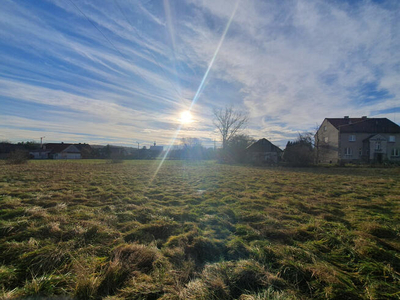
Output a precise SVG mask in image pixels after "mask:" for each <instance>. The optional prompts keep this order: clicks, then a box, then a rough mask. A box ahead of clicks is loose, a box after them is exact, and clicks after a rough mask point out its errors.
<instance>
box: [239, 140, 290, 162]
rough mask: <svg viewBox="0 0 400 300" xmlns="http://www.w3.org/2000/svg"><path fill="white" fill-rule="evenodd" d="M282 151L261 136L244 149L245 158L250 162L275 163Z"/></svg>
mask: <svg viewBox="0 0 400 300" xmlns="http://www.w3.org/2000/svg"><path fill="white" fill-rule="evenodd" d="M282 153H283V151H282V150H281V149H280V148H279V147H278V146H275V145H274V144H272V143H271V142H270V141H268V140H267V139H265V138H263V139H260V140H258V141H257V142H255V143H253V144H251V145H250V146H248V147H247V149H246V156H247V160H248V161H249V162H251V163H256V164H258V163H260V164H275V163H277V162H278V161H279V160H280V159H281V156H282Z"/></svg>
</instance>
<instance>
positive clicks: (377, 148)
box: [315, 116, 400, 163]
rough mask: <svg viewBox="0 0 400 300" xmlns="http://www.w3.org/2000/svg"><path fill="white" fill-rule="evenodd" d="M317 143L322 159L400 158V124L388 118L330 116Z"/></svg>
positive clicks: (323, 123) (372, 159)
mask: <svg viewBox="0 0 400 300" xmlns="http://www.w3.org/2000/svg"><path fill="white" fill-rule="evenodd" d="M315 146H316V150H317V159H318V162H319V163H337V162H339V161H341V162H356V161H365V162H370V161H378V162H382V161H384V160H389V161H400V126H399V125H397V124H396V123H394V122H392V121H390V120H389V119H387V118H367V117H361V118H349V117H348V116H345V117H344V118H326V119H325V120H324V121H323V122H322V124H321V126H320V127H319V129H318V131H317V133H316V134H315Z"/></svg>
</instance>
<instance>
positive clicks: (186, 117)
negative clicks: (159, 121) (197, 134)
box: [180, 111, 193, 124]
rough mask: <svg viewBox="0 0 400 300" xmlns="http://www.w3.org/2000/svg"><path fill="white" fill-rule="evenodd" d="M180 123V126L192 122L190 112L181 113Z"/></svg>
mask: <svg viewBox="0 0 400 300" xmlns="http://www.w3.org/2000/svg"><path fill="white" fill-rule="evenodd" d="M180 121H181V123H182V124H188V123H191V122H192V121H193V120H192V114H191V113H190V111H184V112H182V113H181V118H180Z"/></svg>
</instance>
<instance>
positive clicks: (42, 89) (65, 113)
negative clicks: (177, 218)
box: [0, 0, 400, 146]
mask: <svg viewBox="0 0 400 300" xmlns="http://www.w3.org/2000/svg"><path fill="white" fill-rule="evenodd" d="M72 1H73V3H75V4H76V5H77V6H78V7H79V9H80V10H81V11H82V12H83V13H84V14H85V16H84V15H82V12H80V11H79V10H77V9H76V7H74V5H72V4H71V2H70V1H61V0H51V1H50V0H49V1H47V2H42V3H40V5H39V4H38V3H36V2H14V1H5V2H4V3H3V6H2V10H0V40H1V41H0V55H1V56H0V70H1V71H0V131H1V134H2V135H1V138H8V139H15V140H18V139H30V138H31V135H37V131H40V130H42V131H44V132H46V136H51V137H52V138H54V140H60V139H63V140H66V139H77V140H79V141H84V140H83V139H91V140H93V141H95V140H96V141H102V142H104V143H106V142H112V143H122V144H123V143H126V144H129V143H130V141H132V139H135V140H136V139H137V140H141V141H147V142H151V141H153V140H157V141H160V143H161V142H162V143H166V142H167V141H168V140H169V139H170V138H171V137H172V136H173V134H174V132H175V131H174V128H176V125H177V119H178V117H179V113H180V111H182V110H184V109H188V108H189V107H190V103H191V101H192V99H193V97H195V94H196V91H197V88H198V86H199V84H200V82H201V80H202V78H203V75H204V73H205V72H206V70H207V66H208V65H209V62H210V60H211V58H212V57H213V55H214V53H215V49H216V47H217V45H218V43H219V41H220V38H221V35H222V33H223V32H224V28H225V26H226V24H227V22H228V20H229V18H230V17H231V13H232V8H233V7H232V1H228V0H186V1H179V2H175V1H164V2H159V3H158V4H157V3H156V2H151V1H139V2H131V1H125V0H116V1H108V2H101V3H98V2H95V1H76V0H75V1H74V0H72ZM121 10H122V12H121ZM399 11H400V3H399V2H397V1H385V2H382V3H380V2H379V3H378V2H375V1H357V2H354V3H352V2H348V1H319V0H313V1H306V0H291V1H278V0H274V1H257V0H248V1H241V2H240V4H239V7H238V9H237V12H236V14H235V17H234V18H233V20H232V25H231V26H230V28H229V31H228V32H227V35H226V37H225V39H224V42H223V44H222V45H221V48H220V51H219V54H218V57H217V58H216V60H215V62H214V64H213V67H212V69H211V70H210V73H209V76H208V78H207V80H206V81H205V84H204V89H203V90H202V92H201V94H200V97H199V98H198V101H197V102H196V105H195V106H194V111H193V114H194V115H195V118H196V120H197V121H196V122H195V123H194V124H192V126H191V127H190V128H184V129H183V131H182V133H181V134H182V136H196V137H200V138H203V139H204V141H212V140H213V139H215V138H218V135H217V133H216V132H215V130H214V128H213V126H212V122H211V119H212V107H214V106H224V105H226V104H230V103H233V104H235V105H236V107H237V108H240V109H244V110H247V111H249V112H250V123H249V125H248V128H247V130H246V132H247V133H249V134H251V135H252V136H254V137H256V138H261V137H267V138H270V139H271V140H272V141H274V142H276V143H278V144H279V145H280V146H284V145H285V144H286V141H287V140H288V139H292V138H294V137H295V136H296V134H297V133H298V132H300V131H309V130H313V129H314V127H315V124H316V123H320V122H321V121H322V120H323V118H325V117H340V116H343V115H353V116H361V115H369V116H374V115H376V116H378V115H379V116H382V115H383V113H385V114H388V115H387V116H388V117H392V115H393V114H395V112H396V111H397V110H396V109H397V108H398V106H399V104H398V103H400V86H399V84H398V83H399V82H400V19H399V18H398V16H399ZM86 17H87V18H89V19H90V21H91V22H93V24H95V25H96V27H97V28H98V29H96V28H95V27H94V26H93V25H92V24H91V22H89V21H88V20H87V19H86ZM99 30H100V31H101V32H99ZM104 36H105V37H106V38H105V37H104ZM17 106H18V107H20V109H16V107H17ZM45 114H46V117H45V118H43V117H42V116H43V115H45ZM398 119H399V120H400V117H399V118H398ZM399 120H397V121H399ZM30 129H34V130H30ZM51 132H53V134H51ZM5 135H7V136H5ZM3 136H4V137H3Z"/></svg>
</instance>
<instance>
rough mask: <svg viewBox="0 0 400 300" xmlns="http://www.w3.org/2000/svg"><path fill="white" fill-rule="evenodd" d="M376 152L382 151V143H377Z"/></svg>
mask: <svg viewBox="0 0 400 300" xmlns="http://www.w3.org/2000/svg"><path fill="white" fill-rule="evenodd" d="M375 150H378V151H380V150H381V142H375Z"/></svg>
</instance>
